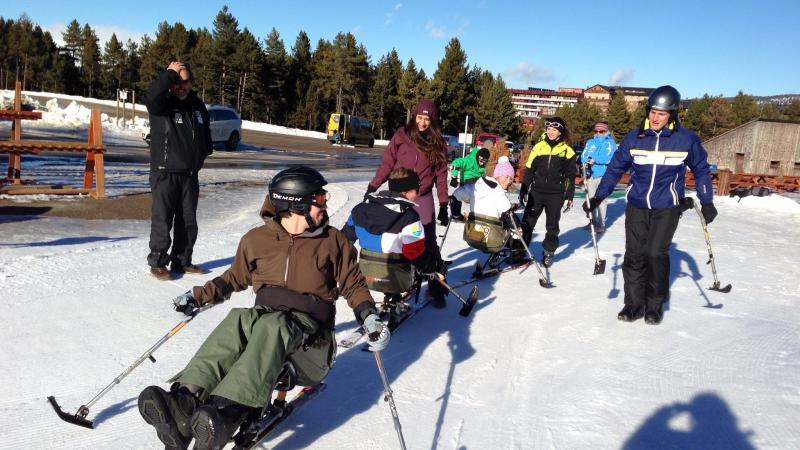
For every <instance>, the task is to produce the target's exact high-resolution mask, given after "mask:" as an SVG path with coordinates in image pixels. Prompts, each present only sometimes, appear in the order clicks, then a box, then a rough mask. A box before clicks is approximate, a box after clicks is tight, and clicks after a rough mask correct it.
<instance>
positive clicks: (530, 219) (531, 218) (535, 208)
mask: <svg viewBox="0 0 800 450" xmlns="http://www.w3.org/2000/svg"><path fill="white" fill-rule="evenodd" d="M562 203H564V195H563V194H542V193H540V192H530V193H529V194H528V201H527V203H526V204H525V212H524V213H523V214H522V239H523V240H524V241H525V244H527V245H530V244H531V238H532V237H533V228H534V227H535V226H536V221H538V220H539V216H540V215H541V214H542V211H544V214H545V219H546V221H545V228H546V230H547V234H545V237H544V242H542V248H544V249H545V250H546V251H548V252H550V253H555V252H556V249H557V248H558V233H559V228H558V222H559V221H560V220H561V205H562Z"/></svg>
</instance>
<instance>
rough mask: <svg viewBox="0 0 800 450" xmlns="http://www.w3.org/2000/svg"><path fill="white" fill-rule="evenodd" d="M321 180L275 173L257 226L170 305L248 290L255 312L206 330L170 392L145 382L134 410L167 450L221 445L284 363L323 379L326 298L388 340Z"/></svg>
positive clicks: (381, 342) (296, 170) (329, 359)
mask: <svg viewBox="0 0 800 450" xmlns="http://www.w3.org/2000/svg"><path fill="white" fill-rule="evenodd" d="M326 184H327V181H326V180H325V178H324V177H323V176H322V175H321V174H320V173H319V172H317V171H316V170H314V169H310V168H307V167H292V168H289V169H286V170H284V171H281V172H279V173H278V174H276V175H275V177H274V178H273V179H272V181H271V182H270V185H269V194H268V197H267V199H266V200H265V201H264V206H263V207H262V209H261V216H262V218H263V219H264V225H261V226H259V227H257V228H254V229H252V230H250V231H248V232H247V233H246V234H245V235H244V236H243V237H242V239H241V241H240V242H239V248H238V249H237V250H236V256H235V257H234V260H233V263H232V264H231V267H230V268H229V269H228V270H226V271H225V272H224V273H223V274H222V276H220V277H217V278H214V279H213V280H211V281H209V282H207V283H206V284H205V285H203V286H196V287H194V288H193V289H192V291H191V292H187V293H186V294H183V295H181V296H180V297H178V298H176V299H175V306H176V309H178V310H179V311H181V312H184V313H185V314H190V315H191V314H194V313H195V311H196V309H197V308H199V307H201V306H202V305H206V304H209V303H216V302H221V301H223V300H225V299H227V298H229V297H230V295H231V293H232V292H235V291H241V290H244V289H246V288H247V287H248V286H253V290H254V291H255V292H256V300H255V306H254V307H252V308H235V309H233V310H231V312H230V313H229V314H228V316H227V317H226V318H225V319H224V320H223V321H222V322H221V323H220V324H219V325H218V326H217V327H216V328H215V329H214V331H213V332H212V333H211V335H210V336H209V337H208V338H207V339H206V341H205V342H204V343H203V345H202V346H201V347H200V349H199V350H198V351H197V353H196V354H195V356H194V357H193V358H192V360H191V361H189V364H188V365H187V366H186V368H184V369H183V370H182V371H181V372H180V373H178V374H177V375H175V376H174V377H173V378H172V379H171V380H170V381H171V382H173V384H172V387H171V388H170V391H165V390H164V389H162V388H160V387H158V386H150V387H148V388H146V389H145V390H144V391H142V393H141V394H140V395H139V402H138V406H139V412H140V413H141V415H142V417H143V418H144V420H145V421H146V422H147V423H148V424H150V425H152V426H154V427H155V428H156V433H157V434H158V437H159V439H161V441H162V442H163V443H164V444H165V445H166V446H167V448H177V449H185V448H186V446H187V445H188V443H189V441H191V439H192V437H194V439H195V447H194V448H195V449H211V448H222V447H223V446H224V445H225V444H226V443H227V442H228V441H229V440H230V439H231V437H232V436H233V434H234V433H235V431H236V429H237V428H238V427H239V425H240V424H241V422H242V420H243V419H244V418H245V416H246V415H247V414H248V413H249V412H251V411H252V408H259V409H260V408H262V407H264V405H266V404H267V403H268V402H269V400H270V396H271V393H272V390H273V388H274V387H275V385H276V383H277V382H278V376H279V374H280V372H281V370H282V368H283V367H284V364H285V363H286V362H287V361H288V362H291V364H292V365H293V367H294V369H295V370H296V372H297V383H298V384H300V385H311V384H315V383H318V382H320V381H322V379H323V378H324V377H325V375H326V374H327V373H328V371H329V370H330V367H331V364H332V363H333V359H334V356H335V351H336V343H335V339H334V333H333V326H334V315H335V307H334V302H335V301H336V299H337V298H338V297H339V295H342V296H344V297H345V298H346V299H347V303H348V305H349V306H350V307H351V308H352V309H353V311H354V313H355V315H356V319H357V320H358V321H359V322H360V323H362V325H363V326H364V328H365V330H366V331H367V333H368V334H369V335H370V348H371V349H372V350H373V351H379V350H382V349H383V348H385V347H386V345H387V344H388V341H389V329H388V327H384V326H383V324H382V323H381V322H380V319H379V317H378V315H377V311H376V309H375V303H374V301H373V300H372V297H371V295H370V293H369V290H368V289H367V285H366V281H365V280H364V276H363V275H362V274H361V271H360V269H359V266H358V262H357V261H356V257H357V255H356V253H355V252H354V250H353V248H352V246H351V245H350V243H349V241H348V240H347V238H346V237H345V236H344V235H343V234H342V233H341V232H340V231H339V230H337V229H335V228H333V227H331V226H329V225H328V216H327V213H326V202H327V198H328V197H327V196H328V194H327V192H326V191H325V190H324V189H323V186H325V185H326Z"/></svg>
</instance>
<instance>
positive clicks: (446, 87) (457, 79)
mask: <svg viewBox="0 0 800 450" xmlns="http://www.w3.org/2000/svg"><path fill="white" fill-rule="evenodd" d="M469 91H470V85H469V80H468V78H467V55H466V53H465V52H464V50H463V49H462V48H461V42H459V40H458V38H453V39H451V40H450V42H449V43H448V44H447V47H445V50H444V57H443V58H442V59H441V60H440V61H439V64H438V66H437V68H436V72H435V73H434V74H433V79H432V80H431V84H430V87H429V92H430V93H431V96H432V97H433V100H434V102H436V106H437V108H438V113H439V121H440V122H441V124H442V128H443V129H444V130H445V131H446V132H450V133H454V132H457V131H458V130H459V127H460V125H461V124H463V122H464V115H465V114H466V112H467V110H468V109H469V108H470V107H471V106H472V102H471V100H470V98H469Z"/></svg>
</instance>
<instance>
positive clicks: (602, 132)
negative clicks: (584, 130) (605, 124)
mask: <svg viewBox="0 0 800 450" xmlns="http://www.w3.org/2000/svg"><path fill="white" fill-rule="evenodd" d="M606 133H608V131H607V130H594V134H606Z"/></svg>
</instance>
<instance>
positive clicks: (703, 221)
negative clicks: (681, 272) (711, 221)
mask: <svg viewBox="0 0 800 450" xmlns="http://www.w3.org/2000/svg"><path fill="white" fill-rule="evenodd" d="M697 203H698V202H693V204H694V210H695V212H696V213H697V215H698V216H699V217H700V224H701V225H703V235H704V236H705V238H706V249H707V250H708V262H707V263H706V264H711V273H712V274H713V275H714V285H713V286H711V287H710V288H709V289H711V290H712V291H717V292H722V293H724V294H727V293H728V292H730V291H731V287H732V286H731V284H730V283H728V284H727V285H726V286H725V287H720V283H719V279H718V278H717V265H716V264H715V263H714V252H712V251H711V236H710V235H709V234H708V224H706V218H705V217H703V212H702V211H701V210H700V206H699V205H698V204H697Z"/></svg>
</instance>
